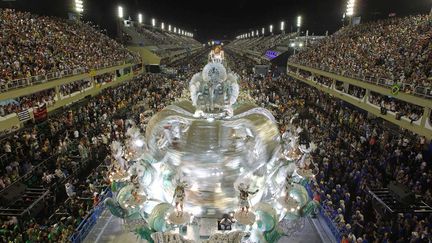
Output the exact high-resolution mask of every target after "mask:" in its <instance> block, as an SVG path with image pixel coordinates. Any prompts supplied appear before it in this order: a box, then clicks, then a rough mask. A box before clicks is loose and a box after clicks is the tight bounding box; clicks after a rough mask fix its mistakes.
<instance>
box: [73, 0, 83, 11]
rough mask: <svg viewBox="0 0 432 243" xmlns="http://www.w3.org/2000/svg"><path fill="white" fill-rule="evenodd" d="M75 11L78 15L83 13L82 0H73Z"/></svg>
mask: <svg viewBox="0 0 432 243" xmlns="http://www.w3.org/2000/svg"><path fill="white" fill-rule="evenodd" d="M75 11H76V12H77V13H78V14H81V13H82V12H84V4H83V1H82V0H75Z"/></svg>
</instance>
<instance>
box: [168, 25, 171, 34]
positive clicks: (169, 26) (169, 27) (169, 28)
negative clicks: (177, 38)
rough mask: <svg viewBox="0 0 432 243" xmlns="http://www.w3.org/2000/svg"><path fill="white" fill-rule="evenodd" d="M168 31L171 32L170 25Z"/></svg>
mask: <svg viewBox="0 0 432 243" xmlns="http://www.w3.org/2000/svg"><path fill="white" fill-rule="evenodd" d="M168 31H169V32H171V25H170V24H169V25H168Z"/></svg>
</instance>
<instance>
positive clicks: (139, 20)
mask: <svg viewBox="0 0 432 243" xmlns="http://www.w3.org/2000/svg"><path fill="white" fill-rule="evenodd" d="M142 20H143V18H142V14H141V13H139V14H138V23H139V24H140V25H141V24H142Z"/></svg>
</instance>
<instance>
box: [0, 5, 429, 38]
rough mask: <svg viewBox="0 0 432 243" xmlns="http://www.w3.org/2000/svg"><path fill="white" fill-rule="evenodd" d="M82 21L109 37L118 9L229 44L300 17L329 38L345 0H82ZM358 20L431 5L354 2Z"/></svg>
mask: <svg viewBox="0 0 432 243" xmlns="http://www.w3.org/2000/svg"><path fill="white" fill-rule="evenodd" d="M2 1H4V0H0V6H1V7H13V8H17V9H20V10H26V11H31V12H35V13H38V14H44V15H54V16H60V17H67V12H70V11H71V10H72V6H73V0H16V1H15V2H10V3H6V2H2ZM83 1H84V9H85V14H84V19H85V20H91V21H92V22H94V23H96V24H98V25H100V26H102V28H106V29H108V33H109V34H111V35H112V34H114V31H115V20H116V14H117V13H116V10H117V5H118V4H121V5H122V6H123V7H124V9H125V16H130V17H131V18H132V19H136V18H137V17H136V16H137V14H138V12H141V13H142V14H143V15H144V21H145V22H147V23H150V19H151V18H156V20H157V21H158V23H160V22H161V21H163V22H165V24H166V26H168V24H171V25H173V26H176V27H180V28H182V29H184V30H187V31H191V32H192V31H193V32H194V33H195V36H196V37H197V39H198V40H200V41H202V42H205V41H208V40H210V39H232V38H234V37H235V36H236V35H238V34H242V33H244V32H250V31H251V30H256V29H259V30H260V31H261V28H262V27H266V31H268V26H269V25H270V24H273V25H274V29H275V30H279V23H280V21H281V20H284V21H285V22H286V28H287V30H290V29H291V28H295V27H294V26H295V19H296V16H297V15H299V14H300V15H302V16H303V23H304V24H303V26H304V29H308V30H309V33H311V34H312V33H316V34H324V33H325V31H326V30H328V31H329V32H330V33H332V32H334V31H336V30H337V29H338V28H340V26H341V17H342V14H343V12H344V10H345V5H346V0H274V1H266V0H264V1H262V3H257V2H256V1H250V0H249V1H248V0H219V1H197V0H183V1H180V0H171V1H169V0H83ZM357 3H358V5H359V6H358V8H357V12H358V15H360V16H361V17H362V20H363V21H365V20H372V19H377V18H384V17H386V16H388V14H389V13H396V14H397V15H399V16H400V15H408V14H418V13H428V12H429V11H430V8H431V5H432V2H431V1H430V0H357Z"/></svg>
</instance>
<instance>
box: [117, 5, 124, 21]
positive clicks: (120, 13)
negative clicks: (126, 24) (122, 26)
mask: <svg viewBox="0 0 432 243" xmlns="http://www.w3.org/2000/svg"><path fill="white" fill-rule="evenodd" d="M117 16H118V17H119V18H121V19H122V18H123V17H124V15H123V7H122V6H118V8H117Z"/></svg>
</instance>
